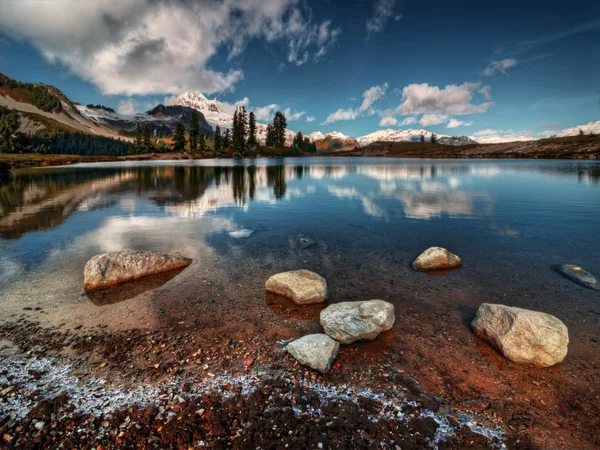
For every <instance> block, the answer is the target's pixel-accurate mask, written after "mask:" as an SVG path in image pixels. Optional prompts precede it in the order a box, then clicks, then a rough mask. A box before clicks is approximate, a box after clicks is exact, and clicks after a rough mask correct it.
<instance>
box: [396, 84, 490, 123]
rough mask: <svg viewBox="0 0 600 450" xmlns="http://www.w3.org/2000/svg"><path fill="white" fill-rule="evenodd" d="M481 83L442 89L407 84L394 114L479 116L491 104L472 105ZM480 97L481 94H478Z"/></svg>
mask: <svg viewBox="0 0 600 450" xmlns="http://www.w3.org/2000/svg"><path fill="white" fill-rule="evenodd" d="M482 87H483V86H482V84H481V83H468V82H467V83H463V84H461V85H460V86H459V85H456V84H449V85H448V86H446V87H444V88H439V87H438V86H430V85H429V84H427V83H422V84H417V83H415V84H409V85H408V86H405V87H404V89H403V90H402V100H401V102H400V106H398V108H396V112H397V113H398V114H400V115H403V116H405V115H415V114H445V115H448V116H460V115H465V114H481V113H484V112H486V111H487V110H488V109H490V108H491V107H492V106H494V103H493V102H484V103H479V104H473V103H471V101H472V100H473V97H474V96H475V94H480V92H479V91H480V90H481V89H482ZM480 95H481V94H480Z"/></svg>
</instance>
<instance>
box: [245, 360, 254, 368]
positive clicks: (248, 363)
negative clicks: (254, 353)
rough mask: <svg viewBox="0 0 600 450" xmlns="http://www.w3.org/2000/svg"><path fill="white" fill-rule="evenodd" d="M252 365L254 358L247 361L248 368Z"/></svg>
mask: <svg viewBox="0 0 600 450" xmlns="http://www.w3.org/2000/svg"><path fill="white" fill-rule="evenodd" d="M252 364H254V360H253V359H252V358H249V359H247V360H246V367H250V366H251V365H252Z"/></svg>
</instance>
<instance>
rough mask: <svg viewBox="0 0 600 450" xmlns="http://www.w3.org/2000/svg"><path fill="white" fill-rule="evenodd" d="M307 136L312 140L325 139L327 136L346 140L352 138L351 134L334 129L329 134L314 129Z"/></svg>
mask: <svg viewBox="0 0 600 450" xmlns="http://www.w3.org/2000/svg"><path fill="white" fill-rule="evenodd" d="M307 137H308V139H310V141H311V142H315V141H320V140H321V139H325V138H327V137H330V138H332V139H339V140H341V141H345V140H346V139H349V138H350V136H346V135H345V134H344V133H340V132H339V131H332V132H331V133H327V134H323V133H321V132H320V131H314V132H312V133H310V134H309V135H308V136H307Z"/></svg>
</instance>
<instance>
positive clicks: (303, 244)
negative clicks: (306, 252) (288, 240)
mask: <svg viewBox="0 0 600 450" xmlns="http://www.w3.org/2000/svg"><path fill="white" fill-rule="evenodd" d="M316 244H317V242H316V241H315V240H314V239H311V238H306V237H302V238H300V239H298V247H300V248H302V249H305V248H311V247H314V246H315V245H316Z"/></svg>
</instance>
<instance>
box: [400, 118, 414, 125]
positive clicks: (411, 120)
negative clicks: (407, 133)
mask: <svg viewBox="0 0 600 450" xmlns="http://www.w3.org/2000/svg"><path fill="white" fill-rule="evenodd" d="M416 121H417V119H416V117H407V118H406V119H404V120H403V121H402V122H400V126H401V127H402V126H404V125H412V124H413V123H415V122H416Z"/></svg>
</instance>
